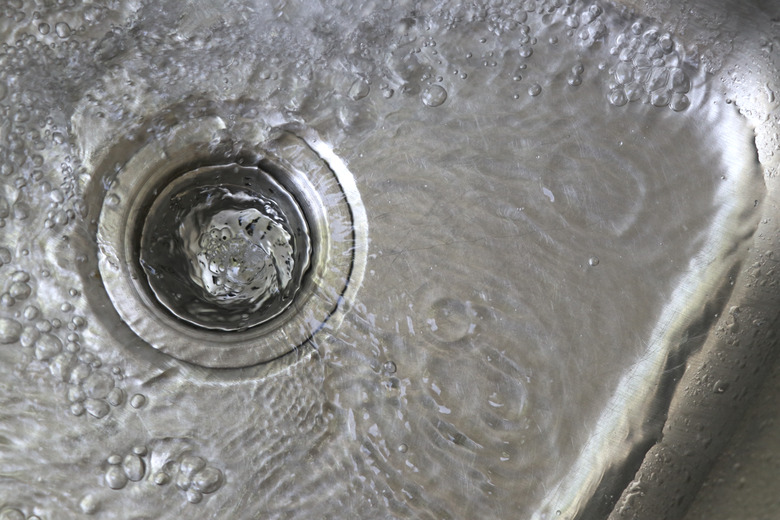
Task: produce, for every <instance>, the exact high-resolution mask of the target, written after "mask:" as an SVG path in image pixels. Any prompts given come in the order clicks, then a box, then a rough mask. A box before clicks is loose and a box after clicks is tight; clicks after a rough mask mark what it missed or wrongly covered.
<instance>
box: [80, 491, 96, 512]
mask: <svg viewBox="0 0 780 520" xmlns="http://www.w3.org/2000/svg"><path fill="white" fill-rule="evenodd" d="M99 505H100V504H99V503H98V501H97V499H96V498H95V497H94V496H92V495H85V496H84V498H82V499H81V502H79V507H80V508H81V512H82V513H84V514H85V515H91V514H93V513H95V512H97V510H98V507H99Z"/></svg>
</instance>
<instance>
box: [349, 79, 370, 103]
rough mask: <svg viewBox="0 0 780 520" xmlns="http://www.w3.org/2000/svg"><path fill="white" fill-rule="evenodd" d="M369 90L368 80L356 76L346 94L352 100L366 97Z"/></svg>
mask: <svg viewBox="0 0 780 520" xmlns="http://www.w3.org/2000/svg"><path fill="white" fill-rule="evenodd" d="M370 91H371V87H370V86H369V84H368V82H367V81H366V80H364V79H362V78H358V79H356V80H355V81H354V82H353V83H352V86H351V87H349V93H348V96H349V97H350V98H352V99H353V100H355V101H358V100H360V99H363V98H364V97H366V96H367V95H368V93H369V92H370Z"/></svg>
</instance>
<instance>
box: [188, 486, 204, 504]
mask: <svg viewBox="0 0 780 520" xmlns="http://www.w3.org/2000/svg"><path fill="white" fill-rule="evenodd" d="M186 495H187V501H188V502H189V503H190V504H199V503H200V501H201V500H203V493H201V492H200V491H197V490H195V489H188V490H187V493H186Z"/></svg>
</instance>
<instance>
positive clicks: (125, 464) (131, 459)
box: [122, 453, 146, 482]
mask: <svg viewBox="0 0 780 520" xmlns="http://www.w3.org/2000/svg"><path fill="white" fill-rule="evenodd" d="M122 469H123V470H124V472H125V475H126V476H127V478H128V479H130V480H131V481H132V482H138V481H139V480H141V479H142V478H144V474H145V473H146V464H144V461H143V459H142V458H141V457H139V456H138V455H135V454H132V453H131V454H128V455H126V456H125V458H124V459H123V460H122Z"/></svg>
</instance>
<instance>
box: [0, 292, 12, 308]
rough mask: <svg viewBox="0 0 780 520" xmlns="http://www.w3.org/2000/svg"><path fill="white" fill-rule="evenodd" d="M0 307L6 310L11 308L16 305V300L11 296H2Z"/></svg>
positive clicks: (4, 294) (5, 294)
mask: <svg viewBox="0 0 780 520" xmlns="http://www.w3.org/2000/svg"><path fill="white" fill-rule="evenodd" d="M0 305H1V306H3V307H6V308H10V307H13V306H14V305H16V300H14V298H13V297H12V296H11V295H10V294H8V293H3V295H2V296H0Z"/></svg>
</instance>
